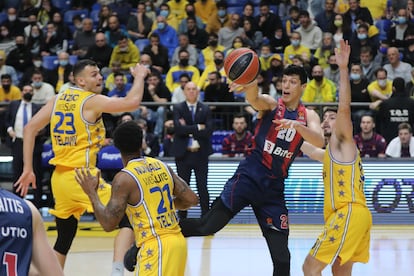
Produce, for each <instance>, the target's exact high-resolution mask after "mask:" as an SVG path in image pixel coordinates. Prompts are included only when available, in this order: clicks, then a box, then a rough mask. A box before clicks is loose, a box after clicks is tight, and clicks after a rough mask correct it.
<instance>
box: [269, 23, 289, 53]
mask: <svg viewBox="0 0 414 276" xmlns="http://www.w3.org/2000/svg"><path fill="white" fill-rule="evenodd" d="M289 44H290V40H289V36H288V35H287V34H286V33H285V31H284V30H283V28H279V27H278V28H276V31H275V34H274V35H273V36H271V37H269V45H270V49H271V52H272V53H277V54H283V52H284V51H285V49H286V47H287V46H289Z"/></svg>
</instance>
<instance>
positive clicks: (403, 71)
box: [384, 47, 412, 83]
mask: <svg viewBox="0 0 414 276" xmlns="http://www.w3.org/2000/svg"><path fill="white" fill-rule="evenodd" d="M387 58H388V61H389V62H390V63H389V64H385V65H384V69H385V70H387V73H388V79H390V80H393V79H395V78H397V77H400V78H403V79H404V81H405V82H406V83H408V82H410V81H411V73H410V72H411V69H412V67H411V65H410V64H408V63H406V62H403V61H401V60H400V52H399V51H398V48H396V47H390V48H388V51H387Z"/></svg>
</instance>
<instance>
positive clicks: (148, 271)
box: [135, 233, 187, 276]
mask: <svg viewBox="0 0 414 276" xmlns="http://www.w3.org/2000/svg"><path fill="white" fill-rule="evenodd" d="M186 262H187V241H186V240H185V238H184V236H183V235H182V234H181V233H179V234H172V235H162V236H161V237H159V238H158V239H152V240H149V241H145V242H144V243H143V244H142V245H141V248H140V249H139V251H138V256H137V265H136V267H135V275H140V276H143V275H144V276H145V275H147V276H149V275H163V276H183V275H184V271H185V265H186Z"/></svg>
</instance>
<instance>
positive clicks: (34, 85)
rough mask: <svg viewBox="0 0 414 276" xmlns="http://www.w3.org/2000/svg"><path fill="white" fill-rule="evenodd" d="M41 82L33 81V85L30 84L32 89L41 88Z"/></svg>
mask: <svg viewBox="0 0 414 276" xmlns="http://www.w3.org/2000/svg"><path fill="white" fill-rule="evenodd" d="M42 84H43V83H42V82H41V81H34V82H33V83H32V86H33V87H34V88H40V87H41V86H42Z"/></svg>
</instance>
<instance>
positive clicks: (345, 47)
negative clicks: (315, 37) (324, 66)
mask: <svg viewBox="0 0 414 276" xmlns="http://www.w3.org/2000/svg"><path fill="white" fill-rule="evenodd" d="M339 43H340V47H339V49H338V48H335V57H336V63H337V64H338V66H339V68H348V63H349V55H350V53H351V47H350V46H349V44H348V41H345V40H343V39H342V40H341V41H340V42H339Z"/></svg>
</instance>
